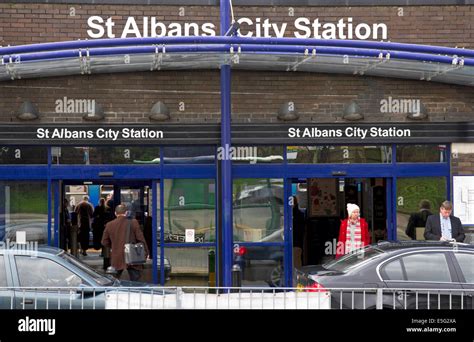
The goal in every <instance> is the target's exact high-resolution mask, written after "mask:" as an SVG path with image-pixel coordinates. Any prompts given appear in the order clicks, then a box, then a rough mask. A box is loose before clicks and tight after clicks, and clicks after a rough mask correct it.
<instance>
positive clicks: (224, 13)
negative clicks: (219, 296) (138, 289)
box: [219, 0, 233, 287]
mask: <svg viewBox="0 0 474 342" xmlns="http://www.w3.org/2000/svg"><path fill="white" fill-rule="evenodd" d="M220 22H221V25H220V30H221V35H224V34H225V33H226V32H227V30H228V29H229V27H230V4H229V0H220ZM230 93H231V72H230V65H222V66H221V148H225V147H230V146H231V96H230ZM223 159H224V160H221V161H219V162H220V163H222V164H221V165H222V167H221V182H222V202H221V203H220V205H221V208H222V222H221V227H220V229H221V232H222V249H223V254H222V255H223V260H221V261H222V262H223V267H222V271H223V272H222V273H223V274H222V281H223V284H222V285H223V286H226V287H227V286H232V272H231V271H232V262H233V255H232V235H233V234H232V230H233V227H232V162H231V160H227V159H228V158H223Z"/></svg>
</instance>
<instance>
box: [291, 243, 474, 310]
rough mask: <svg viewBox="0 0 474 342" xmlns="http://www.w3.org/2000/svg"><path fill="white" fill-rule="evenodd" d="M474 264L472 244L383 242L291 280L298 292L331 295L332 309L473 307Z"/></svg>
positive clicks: (297, 273)
mask: <svg viewBox="0 0 474 342" xmlns="http://www.w3.org/2000/svg"><path fill="white" fill-rule="evenodd" d="M473 265H474V245H470V244H465V243H453V242H437V241H403V242H402V241H400V242H387V241H383V242H379V243H377V244H373V245H369V246H366V247H365V248H362V249H360V250H358V251H356V252H354V253H351V254H347V255H345V256H343V257H341V258H339V259H336V260H334V261H331V262H329V263H327V264H324V265H316V266H305V267H303V268H301V269H300V270H295V276H296V285H297V287H298V288H300V289H302V290H303V291H317V292H320V291H330V292H331V307H332V308H338V309H370V308H376V307H378V308H380V307H382V308H393V309H405V308H406V309H430V308H431V309H434V308H441V309H473V295H474V267H473ZM365 289H367V290H365ZM374 289H379V291H376V290H374ZM380 290H381V291H380ZM377 296H379V297H378V298H377Z"/></svg>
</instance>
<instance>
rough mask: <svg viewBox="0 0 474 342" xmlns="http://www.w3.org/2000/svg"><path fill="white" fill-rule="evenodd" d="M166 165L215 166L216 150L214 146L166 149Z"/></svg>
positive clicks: (164, 152)
mask: <svg viewBox="0 0 474 342" xmlns="http://www.w3.org/2000/svg"><path fill="white" fill-rule="evenodd" d="M163 155H164V157H163V158H164V163H165V164H214V163H215V160H216V148H215V147H214V146H179V147H165V148H164V151H163Z"/></svg>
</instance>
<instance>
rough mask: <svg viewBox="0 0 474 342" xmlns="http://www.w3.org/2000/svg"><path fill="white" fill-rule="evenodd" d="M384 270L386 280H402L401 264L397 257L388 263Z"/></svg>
mask: <svg viewBox="0 0 474 342" xmlns="http://www.w3.org/2000/svg"><path fill="white" fill-rule="evenodd" d="M384 272H385V276H386V279H387V280H404V277H403V269H402V264H401V262H400V260H399V259H397V260H395V261H392V262H390V263H388V264H387V265H386V266H385V268H384Z"/></svg>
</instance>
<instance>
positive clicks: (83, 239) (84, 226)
mask: <svg viewBox="0 0 474 342" xmlns="http://www.w3.org/2000/svg"><path fill="white" fill-rule="evenodd" d="M75 211H76V213H77V215H78V216H79V218H78V224H79V243H80V245H81V250H82V251H81V254H82V255H84V256H86V255H87V253H86V251H87V250H88V249H89V233H90V230H91V221H92V215H93V213H94V207H93V206H92V204H90V203H89V196H84V197H83V199H82V201H81V202H80V203H79V204H78V205H77V207H76V209H75Z"/></svg>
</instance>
